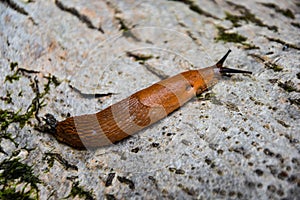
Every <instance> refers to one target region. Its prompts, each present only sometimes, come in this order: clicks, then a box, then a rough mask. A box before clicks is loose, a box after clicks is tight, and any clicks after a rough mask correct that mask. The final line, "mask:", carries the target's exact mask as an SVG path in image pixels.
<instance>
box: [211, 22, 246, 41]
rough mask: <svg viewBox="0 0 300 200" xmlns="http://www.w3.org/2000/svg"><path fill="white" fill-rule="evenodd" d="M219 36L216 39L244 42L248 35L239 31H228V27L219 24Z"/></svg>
mask: <svg viewBox="0 0 300 200" xmlns="http://www.w3.org/2000/svg"><path fill="white" fill-rule="evenodd" d="M217 29H218V31H219V32H218V36H217V37H216V38H215V40H216V41H224V42H233V43H243V42H245V41H246V40H247V38H246V37H244V36H242V35H239V34H238V33H227V32H226V29H225V28H223V27H221V26H217Z"/></svg>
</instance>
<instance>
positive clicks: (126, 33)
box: [105, 1, 141, 42]
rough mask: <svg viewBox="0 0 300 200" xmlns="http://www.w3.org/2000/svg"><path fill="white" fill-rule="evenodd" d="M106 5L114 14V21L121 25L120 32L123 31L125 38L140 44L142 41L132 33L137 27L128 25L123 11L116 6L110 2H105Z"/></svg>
mask: <svg viewBox="0 0 300 200" xmlns="http://www.w3.org/2000/svg"><path fill="white" fill-rule="evenodd" d="M105 3H106V5H107V6H108V7H109V8H110V9H111V10H112V11H113V12H114V19H115V20H116V21H117V23H118V24H119V31H122V32H123V33H122V34H123V36H124V37H126V38H132V39H133V40H134V41H136V42H140V41H141V39H140V38H138V37H137V36H136V35H135V34H134V33H133V32H132V31H131V29H133V28H134V27H135V25H133V26H130V25H128V24H129V23H128V22H127V21H126V20H125V19H123V18H122V17H121V16H122V11H121V10H119V9H118V8H117V6H116V5H113V4H112V3H111V2H110V1H105Z"/></svg>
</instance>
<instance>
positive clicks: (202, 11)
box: [168, 0, 219, 19]
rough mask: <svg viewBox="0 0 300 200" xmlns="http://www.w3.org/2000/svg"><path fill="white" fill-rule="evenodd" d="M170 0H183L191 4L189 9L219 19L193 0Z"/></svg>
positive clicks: (182, 1)
mask: <svg viewBox="0 0 300 200" xmlns="http://www.w3.org/2000/svg"><path fill="white" fill-rule="evenodd" d="M168 1H177V2H181V3H183V4H185V5H187V6H189V9H190V10H192V11H193V12H195V13H197V14H199V15H204V16H205V17H210V18H213V19H219V18H218V17H216V16H214V15H212V14H210V13H209V12H206V11H205V10H203V9H202V8H200V7H199V6H198V5H197V4H195V2H194V1H192V0H168Z"/></svg>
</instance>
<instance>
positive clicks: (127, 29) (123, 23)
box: [115, 17, 141, 42]
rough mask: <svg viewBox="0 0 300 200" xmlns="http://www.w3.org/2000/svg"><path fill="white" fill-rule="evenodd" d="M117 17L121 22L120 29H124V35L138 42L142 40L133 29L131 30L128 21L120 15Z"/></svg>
mask: <svg viewBox="0 0 300 200" xmlns="http://www.w3.org/2000/svg"><path fill="white" fill-rule="evenodd" d="M115 19H116V20H117V21H118V23H119V24H120V28H119V30H120V31H123V36H124V37H127V38H132V39H133V40H134V41H136V42H140V41H141V39H139V38H138V37H137V36H136V35H135V34H134V33H132V31H131V30H130V29H131V28H130V27H129V26H128V25H127V23H126V21H125V20H124V19H123V18H120V17H115Z"/></svg>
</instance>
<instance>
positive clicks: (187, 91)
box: [51, 50, 251, 149]
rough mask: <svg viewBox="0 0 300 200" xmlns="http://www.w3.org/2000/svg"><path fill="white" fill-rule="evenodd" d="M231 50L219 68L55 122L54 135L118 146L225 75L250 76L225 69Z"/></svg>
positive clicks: (91, 145) (79, 144)
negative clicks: (94, 110) (90, 112)
mask: <svg viewBox="0 0 300 200" xmlns="http://www.w3.org/2000/svg"><path fill="white" fill-rule="evenodd" d="M230 52H231V50H229V51H228V52H227V53H226V54H225V55H224V57H223V58H222V59H221V60H220V61H218V62H217V63H216V64H215V65H213V66H211V67H207V68H203V69H199V70H190V71H186V72H182V73H180V74H178V75H175V76H173V77H170V78H167V79H165V80H162V81H160V82H158V83H155V84H153V85H151V86H150V87H147V88H145V89H142V90H140V91H138V92H136V93H134V94H132V95H131V96H129V97H127V98H126V99H123V100H121V101H120V102H118V103H116V104H113V105H111V106H109V107H108V108H106V109H104V110H102V111H100V112H98V113H95V114H87V115H81V116H74V117H69V118H67V119H65V120H63V121H60V122H56V121H55V120H54V121H53V120H52V122H51V123H52V125H51V126H52V128H53V129H54V130H53V132H52V133H53V135H54V136H55V137H56V139H57V140H58V141H60V142H63V143H66V144H67V145H69V146H72V147H74V148H76V149H95V148H98V147H102V146H106V145H110V144H113V143H116V142H118V141H120V140H122V139H124V138H126V137H128V136H130V135H132V134H134V133H136V132H138V131H139V130H141V129H143V128H145V127H147V126H149V125H151V124H153V123H155V122H157V121H158V120H160V119H162V118H164V117H166V116H167V115H168V114H170V113H172V112H173V111H174V110H176V109H178V108H179V107H181V106H182V105H184V104H185V103H186V102H187V101H189V100H190V99H191V98H193V97H194V96H195V95H197V94H200V93H202V92H203V91H205V90H207V89H208V88H210V87H212V86H213V85H215V84H216V83H217V82H218V80H220V79H221V77H222V76H223V75H226V74H230V73H247V74H251V72H249V71H242V70H237V69H230V68H226V67H223V63H224V61H225V60H226V58H227V56H228V54H229V53H230Z"/></svg>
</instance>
